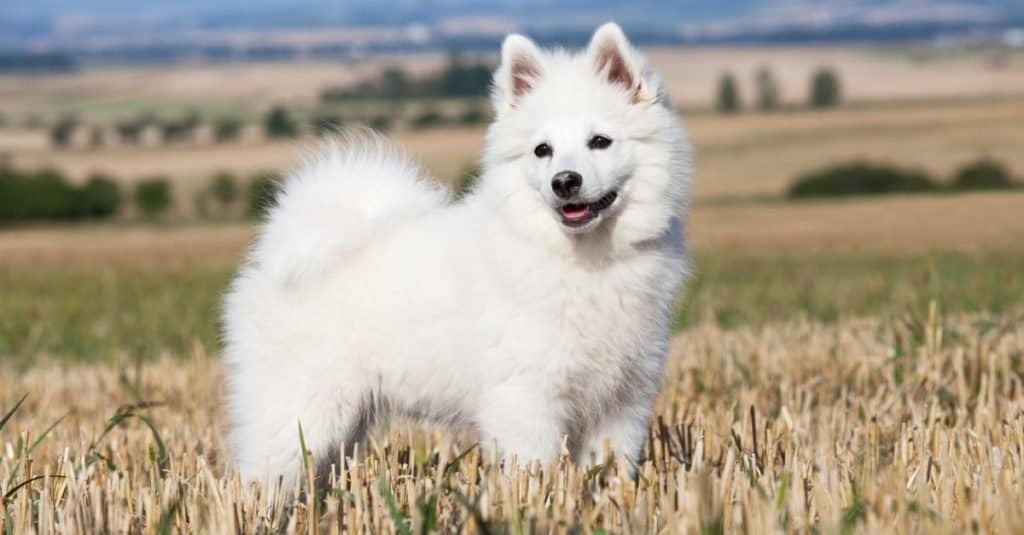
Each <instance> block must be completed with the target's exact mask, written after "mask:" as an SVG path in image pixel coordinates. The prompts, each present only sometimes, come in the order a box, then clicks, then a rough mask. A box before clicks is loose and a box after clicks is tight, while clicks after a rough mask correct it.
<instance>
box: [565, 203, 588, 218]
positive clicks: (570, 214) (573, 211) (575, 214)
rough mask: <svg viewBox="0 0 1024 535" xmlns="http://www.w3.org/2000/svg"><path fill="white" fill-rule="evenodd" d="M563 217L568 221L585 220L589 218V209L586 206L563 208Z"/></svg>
mask: <svg viewBox="0 0 1024 535" xmlns="http://www.w3.org/2000/svg"><path fill="white" fill-rule="evenodd" d="M562 215H563V216H564V217H565V218H566V219H583V218H584V217H587V207H586V206H578V207H577V206H563V207H562Z"/></svg>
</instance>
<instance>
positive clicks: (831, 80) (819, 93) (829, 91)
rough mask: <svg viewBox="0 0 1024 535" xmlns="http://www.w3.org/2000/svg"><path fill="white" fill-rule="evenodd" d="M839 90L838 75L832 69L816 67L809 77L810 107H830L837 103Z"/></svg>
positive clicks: (839, 96)
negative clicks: (812, 74)
mask: <svg viewBox="0 0 1024 535" xmlns="http://www.w3.org/2000/svg"><path fill="white" fill-rule="evenodd" d="M840 98H841V91H840V88H839V77H838V76H837V75H836V73H835V72H833V71H832V69H827V68H822V69H818V70H817V71H816V72H815V73H814V76H813V77H812V78H811V95H810V99H809V100H810V101H809V104H810V106H811V107H812V108H830V107H833V106H838V105H839V100H840Z"/></svg>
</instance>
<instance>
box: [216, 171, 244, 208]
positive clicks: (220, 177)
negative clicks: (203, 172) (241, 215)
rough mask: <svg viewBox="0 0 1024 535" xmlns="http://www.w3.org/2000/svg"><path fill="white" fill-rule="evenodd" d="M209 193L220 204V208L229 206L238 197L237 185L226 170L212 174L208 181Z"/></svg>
mask: <svg viewBox="0 0 1024 535" xmlns="http://www.w3.org/2000/svg"><path fill="white" fill-rule="evenodd" d="M210 194H211V195H213V198H214V199H215V200H216V201H217V203H218V204H220V207H221V209H227V208H228V207H229V206H231V204H233V203H234V202H235V200H236V199H238V186H237V185H236V184H235V177H234V175H232V174H231V173H228V172H226V171H222V172H220V173H217V174H216V175H213V179H212V180H211V181H210Z"/></svg>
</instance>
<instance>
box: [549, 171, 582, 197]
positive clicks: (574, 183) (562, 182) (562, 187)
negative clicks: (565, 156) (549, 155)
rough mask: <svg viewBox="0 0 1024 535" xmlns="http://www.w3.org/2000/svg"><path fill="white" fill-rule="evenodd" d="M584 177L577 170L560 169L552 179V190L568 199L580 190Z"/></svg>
mask: <svg viewBox="0 0 1024 535" xmlns="http://www.w3.org/2000/svg"><path fill="white" fill-rule="evenodd" d="M582 185H583V177H581V176H580V174H579V173H577V172H576V171H560V172H558V173H555V176H554V178H552V179H551V191H554V192H555V195H558V196H559V197H561V198H563V199H568V198H571V197H573V196H575V195H576V194H577V193H579V192H580V186H582Z"/></svg>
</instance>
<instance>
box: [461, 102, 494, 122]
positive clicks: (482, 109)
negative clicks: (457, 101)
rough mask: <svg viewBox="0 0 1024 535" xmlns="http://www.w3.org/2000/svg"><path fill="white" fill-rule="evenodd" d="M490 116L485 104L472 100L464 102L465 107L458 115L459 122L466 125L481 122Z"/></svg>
mask: <svg viewBox="0 0 1024 535" xmlns="http://www.w3.org/2000/svg"><path fill="white" fill-rule="evenodd" d="M490 117H491V116H490V114H489V113H488V112H487V108H486V106H484V105H482V104H481V103H480V102H475V101H474V102H469V103H467V104H466V108H465V109H464V110H463V111H462V114H461V115H459V122H460V123H462V124H466V125H472V124H481V123H486V122H487V121H488V120H490Z"/></svg>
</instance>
